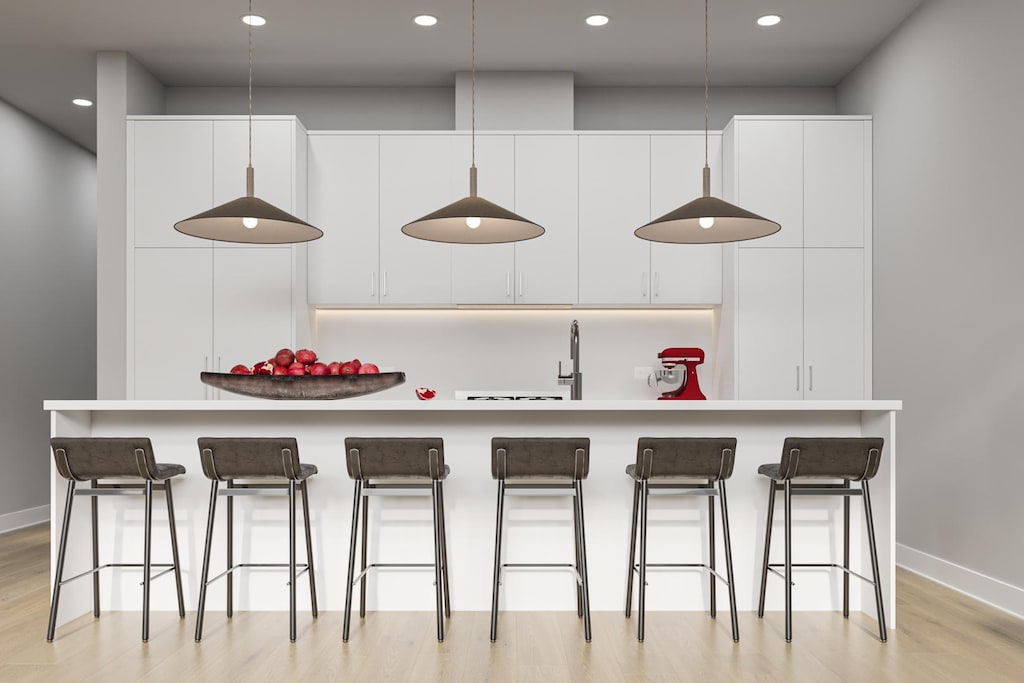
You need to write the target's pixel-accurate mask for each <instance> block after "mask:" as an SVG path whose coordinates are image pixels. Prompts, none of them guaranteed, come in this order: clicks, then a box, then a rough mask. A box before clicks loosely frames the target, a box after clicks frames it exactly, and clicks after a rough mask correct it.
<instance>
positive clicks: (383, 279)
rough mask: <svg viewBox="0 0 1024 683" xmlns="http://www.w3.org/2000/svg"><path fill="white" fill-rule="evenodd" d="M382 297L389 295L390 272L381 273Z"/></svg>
mask: <svg viewBox="0 0 1024 683" xmlns="http://www.w3.org/2000/svg"><path fill="white" fill-rule="evenodd" d="M380 295H381V296H387V295H388V271H386V270H385V271H381V285H380Z"/></svg>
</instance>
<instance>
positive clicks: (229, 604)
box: [225, 480, 235, 619]
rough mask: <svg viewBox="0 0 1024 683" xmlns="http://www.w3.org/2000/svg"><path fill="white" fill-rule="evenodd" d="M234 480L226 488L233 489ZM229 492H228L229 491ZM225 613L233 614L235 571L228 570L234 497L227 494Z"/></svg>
mask: <svg viewBox="0 0 1024 683" xmlns="http://www.w3.org/2000/svg"><path fill="white" fill-rule="evenodd" d="M234 487H235V482H234V481H232V480H228V488H229V489H233V488H234ZM229 493H230V492H229ZM226 503H227V519H226V520H225V521H226V522H227V524H226V526H227V568H228V570H229V571H228V575H227V577H226V578H227V583H228V587H227V589H226V592H227V615H228V619H230V618H231V617H233V616H235V573H234V572H232V571H230V570H231V567H232V566H233V565H234V564H235V497H234V496H232V495H228V496H227V501H226Z"/></svg>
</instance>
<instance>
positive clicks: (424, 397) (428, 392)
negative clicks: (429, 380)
mask: <svg viewBox="0 0 1024 683" xmlns="http://www.w3.org/2000/svg"><path fill="white" fill-rule="evenodd" d="M435 396H437V392H436V391H434V390H433V389H428V388H426V387H419V388H417V389H416V398H418V399H419V400H421V401H429V400H430V399H432V398H434V397H435Z"/></svg>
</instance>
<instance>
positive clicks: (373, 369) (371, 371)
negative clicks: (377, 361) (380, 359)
mask: <svg viewBox="0 0 1024 683" xmlns="http://www.w3.org/2000/svg"><path fill="white" fill-rule="evenodd" d="M378 372H380V368H378V367H377V366H376V365H374V364H373V363H363V364H362V365H360V366H359V374H360V375H376V374H377V373H378Z"/></svg>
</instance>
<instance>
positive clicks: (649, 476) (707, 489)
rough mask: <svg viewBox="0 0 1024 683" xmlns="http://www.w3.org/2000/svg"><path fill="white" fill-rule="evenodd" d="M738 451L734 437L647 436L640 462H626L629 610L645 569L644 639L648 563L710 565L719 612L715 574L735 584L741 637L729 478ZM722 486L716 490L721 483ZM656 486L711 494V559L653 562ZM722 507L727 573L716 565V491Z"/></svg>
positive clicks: (735, 629) (640, 628) (640, 625)
mask: <svg viewBox="0 0 1024 683" xmlns="http://www.w3.org/2000/svg"><path fill="white" fill-rule="evenodd" d="M735 457H736V439H734V438H649V437H645V438H641V439H638V440H637V445H636V463H635V464H632V465H627V466H626V474H628V475H629V476H630V477H631V478H632V479H633V482H634V484H633V522H632V532H631V534H630V537H629V570H628V578H627V580H626V616H627V617H628V616H630V612H631V610H632V607H633V572H634V571H635V572H637V573H639V574H640V577H639V581H640V587H639V593H640V595H639V604H638V615H637V616H638V618H637V632H636V633H637V639H638V640H639V641H641V642H643V640H644V617H645V614H644V612H645V606H646V595H647V567H648V566H654V567H700V568H703V569H706V570H707V571H708V572H709V574H710V578H709V580H708V586H709V592H710V606H711V607H710V612H711V616H712V618H714V617H715V616H716V611H717V604H716V603H717V599H716V598H717V596H716V593H715V580H716V579H719V580H721V581H723V582H725V584H726V586H727V587H728V589H729V613H730V617H731V619H732V639H733V640H734V641H739V639H740V630H739V621H738V620H737V618H736V588H735V582H734V581H733V573H732V541H731V539H730V537H729V506H728V503H727V501H726V494H725V480H726V479H728V478H729V477H731V476H732V468H733V464H734V462H735ZM716 484H717V486H718V488H717V490H716V488H715V485H716ZM651 490H654V491H655V492H656V493H658V494H671V495H699V496H707V497H708V541H709V543H708V546H709V547H708V561H707V564H704V563H658V564H650V565H649V564H648V563H647V498H648V495H649V494H650V492H651ZM716 496H717V497H718V499H719V502H720V504H721V507H722V536H723V541H724V543H725V567H726V571H725V576H722V575H721V574H719V573H718V572H717V571H715V497H716ZM638 526H639V529H640V559H639V562H637V560H636V540H637V527H638Z"/></svg>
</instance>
